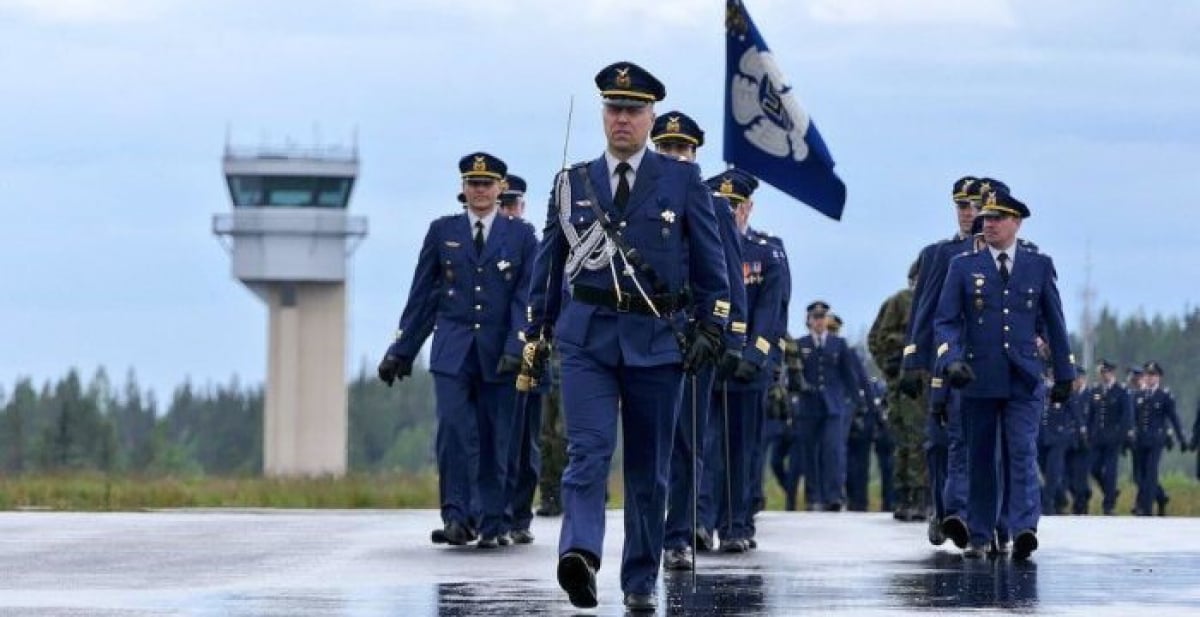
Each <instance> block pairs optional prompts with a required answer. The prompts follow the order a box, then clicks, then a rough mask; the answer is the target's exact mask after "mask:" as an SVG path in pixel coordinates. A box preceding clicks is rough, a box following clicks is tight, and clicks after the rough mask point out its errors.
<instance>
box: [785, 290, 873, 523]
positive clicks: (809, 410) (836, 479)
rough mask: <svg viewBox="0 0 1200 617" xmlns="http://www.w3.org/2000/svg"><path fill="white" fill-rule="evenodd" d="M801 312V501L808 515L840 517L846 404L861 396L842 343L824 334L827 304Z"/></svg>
mask: <svg viewBox="0 0 1200 617" xmlns="http://www.w3.org/2000/svg"><path fill="white" fill-rule="evenodd" d="M806 311H807V313H808V328H809V334H807V335H805V336H803V337H801V338H800V340H799V341H797V345H798V346H799V347H800V362H801V365H802V366H803V376H804V381H805V384H806V386H807V387H806V388H805V390H804V392H803V393H802V394H801V403H800V412H799V415H798V416H797V421H798V422H799V423H800V425H801V426H800V427H799V428H798V432H799V433H800V434H801V436H802V437H803V441H804V442H805V443H804V444H803V449H804V450H805V451H806V455H805V457H804V460H805V463H806V467H807V469H806V470H805V472H804V473H805V475H806V476H807V479H806V481H805V496H806V497H807V498H808V508H809V509H810V510H826V511H829V512H839V511H841V510H842V508H843V507H844V506H845V496H844V495H843V494H842V489H843V487H845V485H846V426H847V418H848V417H849V416H850V413H851V410H852V409H853V407H850V406H848V405H847V403H849V404H850V405H859V404H862V395H861V394H860V392H859V381H858V375H857V373H856V371H855V369H854V365H853V363H854V362H855V361H856V360H855V358H854V357H853V356H852V355H851V353H850V348H849V346H848V345H847V344H846V340H845V339H843V338H842V337H840V336H837V335H835V334H831V333H829V332H828V330H827V327H826V326H827V322H826V320H825V317H826V315H827V313H828V312H829V305H828V304H827V303H825V302H823V301H821V300H816V301H814V302H812V303H810V304H809V305H808V307H807V308H806ZM809 487H812V489H813V491H812V492H811V493H810V492H809ZM810 496H811V497H810Z"/></svg>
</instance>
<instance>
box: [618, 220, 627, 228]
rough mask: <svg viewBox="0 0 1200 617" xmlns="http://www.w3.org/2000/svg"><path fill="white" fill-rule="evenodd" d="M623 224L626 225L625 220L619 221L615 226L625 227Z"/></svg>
mask: <svg viewBox="0 0 1200 617" xmlns="http://www.w3.org/2000/svg"><path fill="white" fill-rule="evenodd" d="M625 225H626V222H625V221H621V223H620V224H619V225H617V227H620V228H621V229H625Z"/></svg>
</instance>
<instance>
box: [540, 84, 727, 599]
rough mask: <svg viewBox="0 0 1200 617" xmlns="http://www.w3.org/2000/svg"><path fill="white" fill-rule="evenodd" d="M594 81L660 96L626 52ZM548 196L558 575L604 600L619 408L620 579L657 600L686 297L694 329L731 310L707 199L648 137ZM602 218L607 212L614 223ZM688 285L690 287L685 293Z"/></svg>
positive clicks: (636, 101) (650, 98)
mask: <svg viewBox="0 0 1200 617" xmlns="http://www.w3.org/2000/svg"><path fill="white" fill-rule="evenodd" d="M596 83H597V85H598V86H599V87H600V89H601V94H602V96H604V97H605V99H606V101H605V104H606V105H607V106H609V107H608V108H606V111H605V113H606V114H607V113H614V112H612V111H610V108H618V107H623V106H633V105H640V106H645V105H648V104H651V103H653V102H654V101H657V100H662V98H663V96H665V88H664V87H663V86H662V84H661V82H659V81H658V80H657V79H655V78H654V77H653V76H652V75H650V74H649V73H648V72H646V71H645V70H644V69H642V68H640V67H638V66H637V65H635V64H633V63H628V62H621V63H616V64H613V65H611V66H609V67H606V68H605V69H603V70H601V71H600V73H599V74H598V75H597V76H596ZM621 113H623V112H621ZM622 162H623V163H628V164H629V166H631V167H632V169H633V170H634V180H633V182H628V180H627V176H622V177H620V178H618V173H617V172H616V170H617V169H618V168H621V169H624V167H625V166H623V165H621V164H620V163H622ZM630 184H631V185H632V186H629V185H630ZM614 185H615V186H614ZM622 186H626V187H628V188H627V189H626V190H627V191H628V193H627V195H628V197H627V201H626V203H625V205H624V207H623V208H621V207H619V205H620V204H619V203H618V200H617V198H618V197H619V196H621V195H620V194H619V193H618V192H617V190H618V189H621V187H622ZM548 210H549V212H548V215H547V221H546V226H545V228H544V230H543V235H542V240H541V244H540V245H539V247H538V252H537V259H536V261H535V264H534V271H533V279H532V280H533V281H534V285H533V286H532V288H531V290H530V305H529V315H530V324H529V327H528V329H527V330H526V338H527V339H529V340H532V339H536V338H538V337H543V336H544V337H549V336H551V335H552V336H553V339H554V341H555V344H556V345H557V347H558V350H559V353H560V355H561V358H562V373H561V376H562V377H561V378H562V396H563V409H564V412H565V417H566V427H567V443H568V445H567V453H568V463H567V468H566V470H565V472H564V473H563V486H562V498H563V509H564V513H563V514H564V515H563V521H562V530H561V534H560V537H559V565H558V579H559V584H560V586H562V587H563V589H564V590H565V591H567V593H568V595H569V596H570V599H571V602H572V604H574V605H576V606H580V607H589V606H594V605H595V604H596V602H597V598H596V592H595V574H594V571H595V569H597V568H599V567H600V565H601V564H600V557H601V555H602V554H603V542H604V527H605V523H604V507H605V493H606V488H607V486H606V485H607V478H608V471H609V463H610V461H611V458H612V455H613V451H614V449H615V448H616V443H617V435H616V431H617V418H618V416H620V418H621V420H622V422H621V426H622V429H623V436H624V480H625V544H624V550H623V553H622V560H621V576H620V579H621V588H622V590H623V591H624V592H625V594H626V604H627V605H631V604H633V605H638V606H640V605H642V604H643V603H646V604H650V606H652V602H653V599H652V597H653V596H652V594H653V591H654V588H655V583H656V580H657V576H658V569H659V562H660V559H661V556H662V550H663V533H664V518H665V514H666V501H667V475H668V470H669V462H670V454H671V444H672V440H673V438H674V435H675V428H676V422H677V417H676V414H677V412H678V409H679V398H680V395H681V391H682V384H683V370H682V365H681V363H682V362H683V360H684V354H683V353H682V351H681V349H680V339H679V333H680V332H682V331H683V330H684V328H685V326H686V325H687V320H688V317H689V316H688V315H686V314H685V311H684V310H682V309H684V308H685V307H694V311H695V313H694V314H693V315H692V316H691V317H693V318H694V319H695V320H696V326H695V328H694V330H693V331H694V332H696V333H697V334H696V335H694V336H705V337H709V336H712V333H713V332H715V333H716V335H715V336H716V337H718V338H719V337H720V333H721V332H722V331H723V330H724V328H725V325H726V321H727V319H728V316H729V312H730V305H729V282H728V279H727V277H726V274H725V257H724V254H723V252H722V248H721V238H720V233H719V231H718V229H717V221H716V216H715V214H714V213H713V206H712V200H711V198H710V195H709V191H708V189H707V187H705V186H704V184H703V183H702V182H701V181H700V175H699V168H698V167H697V166H696V165H694V164H692V163H688V162H683V161H679V160H676V159H673V158H669V157H666V156H663V155H660V154H657V153H655V152H650V151H647V150H645V149H643V150H640V151H637V152H636V153H633V154H632V155H630V156H629V158H628V159H626V160H625V161H618V160H617V159H616V157H615V156H613V155H612V154H611V152H607V151H606V152H605V154H604V155H603V156H601V157H599V158H596V159H594V160H592V161H590V162H586V163H580V164H577V165H574V166H572V167H571V168H570V169H567V170H564V171H562V172H560V173H559V174H558V176H557V177H556V179H555V182H554V189H553V191H552V193H551V198H550V204H549V208H548ZM597 210H598V211H599V214H598V213H597ZM605 220H608V221H609V222H610V224H611V227H609V228H608V229H607V230H606V229H605V228H604V227H603V225H604V221H605ZM610 234H611V235H610ZM613 237H617V238H618V239H620V240H621V242H622V243H623V244H626V245H627V246H628V247H630V248H631V249H634V250H636V251H637V255H636V256H640V258H641V262H642V265H641V266H638V265H636V264H634V263H630V260H631V258H633V257H636V256H634V255H629V254H627V253H625V252H623V251H621V250H620V248H618V247H617V245H616V242H614V241H613V239H612V238H613ZM685 255H686V261H685ZM634 261H637V260H636V259H634ZM648 270H649V271H653V272H654V276H653V277H651V276H649V274H648ZM651 278H653V279H654V280H650V279H651ZM685 289H689V290H690V294H691V297H690V299H689V298H685V297H684V296H683V292H684V290H685ZM647 296H649V298H647ZM648 300H649V301H648ZM655 312H657V313H658V315H655ZM711 343H712V339H711V338H705V339H703V340H701V339H699V338H693V340H692V342H691V343H690V345H691V346H690V347H689V350H688V354H687V355H688V357H689V359H694V358H693V356H694V353H695V350H704V353H705V354H707V353H708V351H707V350H709V349H711V347H710V345H711Z"/></svg>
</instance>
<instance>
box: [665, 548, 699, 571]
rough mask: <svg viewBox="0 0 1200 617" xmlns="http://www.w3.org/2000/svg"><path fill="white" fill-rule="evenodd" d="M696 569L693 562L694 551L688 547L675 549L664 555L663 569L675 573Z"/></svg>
mask: <svg viewBox="0 0 1200 617" xmlns="http://www.w3.org/2000/svg"><path fill="white" fill-rule="evenodd" d="M693 567H695V562H693V561H692V551H691V549H689V548H687V547H686V546H685V547H683V548H673V549H670V550H668V551H667V552H666V553H664V554H663V569H665V570H673V571H683V570H691V569H692V568H693Z"/></svg>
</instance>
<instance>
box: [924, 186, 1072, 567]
mask: <svg viewBox="0 0 1200 617" xmlns="http://www.w3.org/2000/svg"><path fill="white" fill-rule="evenodd" d="M1029 214H1030V212H1029V208H1028V207H1027V206H1026V205H1025V204H1024V203H1022V202H1021V201H1019V200H1017V199H1016V198H1015V197H1013V196H1011V195H1010V194H1008V193H1006V192H1002V191H995V192H992V193H990V194H989V195H987V197H986V198H985V200H984V204H983V207H982V209H981V210H980V213H979V215H980V216H982V217H985V218H984V223H983V233H984V239H985V241H986V243H987V249H986V250H982V251H978V252H975V253H971V254H967V255H962V256H960V257H958V258H956V259H954V260H953V261H951V263H950V270H949V272H948V273H947V275H946V281H945V284H944V285H943V288H942V294H941V298H940V300H939V301H938V307H937V313H936V318H935V341H936V342H937V345H938V347H937V357H938V362H939V364H940V365H941V366H942V367H944V374H945V378H946V381H947V383H948V384H949V385H950V386H951V387H952V388H956V389H960V390H961V391H962V397H963V398H962V414H961V415H962V423H963V434H964V435H965V437H966V445H967V448H968V452H969V465H968V477H969V483H968V502H967V528H968V531H969V545H968V547H967V549H966V551H965V553H964V555H965V556H966V557H969V558H979V557H982V556H983V555H984V553H985V551H987V550H988V547H989V546H990V545H991V544H992V542H993V541H994V540H995V534H996V528H997V523H998V522H999V513H1000V505H1001V494H1002V489H1003V486H1002V483H1001V480H1000V478H1001V469H1000V462H1001V461H1005V462H1006V463H1007V465H1006V466H1007V469H1006V472H1007V473H1006V474H1005V475H1006V478H1007V481H1008V483H1009V491H1010V499H1009V503H1008V524H1009V526H1010V529H1013V530H1015V531H1016V532H1017V533H1016V536H1015V540H1014V550H1013V558H1014V559H1018V560H1024V559H1028V558H1029V556H1030V555H1031V554H1032V553H1033V551H1034V550H1036V549H1037V547H1038V538H1037V524H1038V516H1039V510H1040V505H1041V497H1040V487H1039V484H1038V469H1037V430H1038V421H1039V419H1040V417H1041V408H1042V400H1043V397H1044V396H1045V385H1044V383H1043V381H1042V361H1041V357H1040V356H1039V354H1038V349H1037V340H1038V337H1039V334H1043V333H1044V335H1043V336H1044V338H1045V340H1047V341H1048V343H1049V346H1050V351H1051V358H1052V366H1053V372H1054V386H1053V387H1052V388H1051V392H1050V400H1051V402H1058V403H1061V402H1064V401H1066V400H1067V399H1068V398H1069V397H1070V395H1071V383H1072V381H1074V378H1075V368H1074V366H1073V364H1072V362H1071V354H1070V352H1069V349H1068V344H1069V343H1068V339H1067V329H1066V321H1065V319H1064V317H1063V311H1062V303H1061V300H1060V297H1059V293H1058V285H1057V281H1056V278H1057V277H1056V275H1055V271H1054V264H1053V262H1052V261H1051V259H1050V258H1049V257H1048V256H1046V255H1044V254H1042V253H1039V252H1036V251H1034V250H1032V249H1029V248H1025V247H1022V246H1021V245H1019V244H1018V242H1017V232H1018V230H1019V229H1020V227H1021V223H1022V222H1023V221H1024V220H1025V219H1026V218H1028V217H1029ZM998 444H1003V452H1000V451H998V448H997V445H998ZM1003 453H1007V460H1005V458H1004V456H1002V454H1003Z"/></svg>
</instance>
